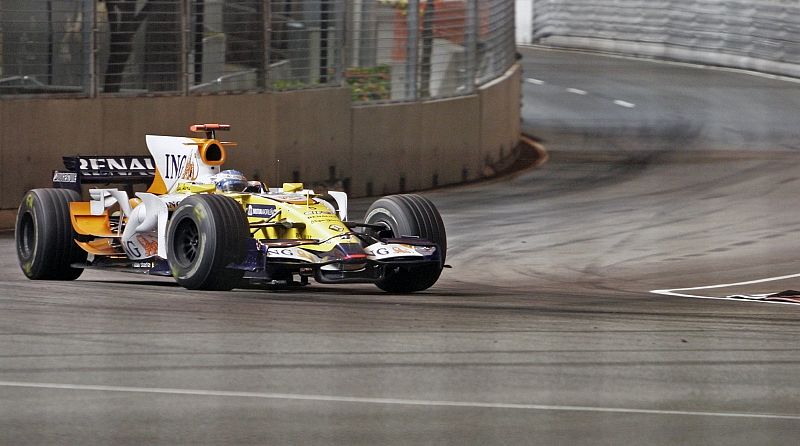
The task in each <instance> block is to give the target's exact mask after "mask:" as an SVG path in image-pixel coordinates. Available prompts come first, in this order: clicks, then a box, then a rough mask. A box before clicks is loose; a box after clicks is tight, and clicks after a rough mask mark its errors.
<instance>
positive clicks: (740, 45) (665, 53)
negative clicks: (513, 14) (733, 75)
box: [517, 0, 800, 77]
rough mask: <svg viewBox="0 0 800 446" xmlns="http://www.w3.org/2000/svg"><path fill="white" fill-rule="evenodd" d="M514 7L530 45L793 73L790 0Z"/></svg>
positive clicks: (623, 0)
mask: <svg viewBox="0 0 800 446" xmlns="http://www.w3.org/2000/svg"><path fill="white" fill-rule="evenodd" d="M517 4H518V6H519V5H520V0H517ZM518 13H521V14H532V16H533V21H532V23H533V25H532V26H533V30H532V34H533V35H532V41H533V42H534V43H540V44H546V45H552V46H560V47H570V48H584V49H593V50H601V51H610V52H617V53H627V54H634V55H640V56H647V57H657V58H663V59H672V60H681V61H688V62H697V63H703V64H709V65H718V66H726V67H734V68H743V69H750V70H756V71H761V72H766V73H774V74H781V75H788V76H795V77H800V2H797V1H787V0H693V1H685V0H660V1H652V0H614V1H611V0H533V7H532V9H527V8H523V9H522V10H518Z"/></svg>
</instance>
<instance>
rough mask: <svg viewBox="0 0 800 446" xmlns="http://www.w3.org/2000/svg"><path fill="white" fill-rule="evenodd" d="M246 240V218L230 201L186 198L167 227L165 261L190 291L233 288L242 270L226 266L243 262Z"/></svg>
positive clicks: (239, 208) (178, 280)
mask: <svg viewBox="0 0 800 446" xmlns="http://www.w3.org/2000/svg"><path fill="white" fill-rule="evenodd" d="M248 236H249V232H248V223H247V217H245V215H244V211H242V207H241V206H240V205H239V203H238V202H236V201H235V200H233V199H232V198H229V197H226V196H223V195H194V196H191V197H189V198H186V199H185V200H183V201H182V202H181V204H180V207H178V209H177V210H176V211H175V213H174V214H173V216H172V219H171V220H170V222H169V225H168V226H167V259H168V260H169V266H170V271H171V272H172V276H173V277H175V280H176V281H177V282H178V283H179V284H180V285H182V286H184V287H186V288H188V289H190V290H216V291H227V290H230V289H232V288H234V287H235V286H236V285H237V284H238V283H239V282H240V281H241V280H242V277H243V276H244V270H241V269H232V268H228V265H230V264H232V263H241V262H242V261H243V260H244V257H245V249H246V240H247V238H248Z"/></svg>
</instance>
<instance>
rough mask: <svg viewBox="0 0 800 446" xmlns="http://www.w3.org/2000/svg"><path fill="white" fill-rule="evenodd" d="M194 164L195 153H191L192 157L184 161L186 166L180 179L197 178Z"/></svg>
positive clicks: (195, 163) (195, 159)
mask: <svg viewBox="0 0 800 446" xmlns="http://www.w3.org/2000/svg"><path fill="white" fill-rule="evenodd" d="M196 165H197V155H195V154H192V157H191V158H190V159H189V162H188V163H186V167H184V168H183V173H182V174H181V179H182V180H190V181H194V180H196V179H197V167H196Z"/></svg>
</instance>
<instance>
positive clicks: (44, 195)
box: [14, 189, 86, 280]
mask: <svg viewBox="0 0 800 446" xmlns="http://www.w3.org/2000/svg"><path fill="white" fill-rule="evenodd" d="M80 199H81V196H80V194H79V193H78V192H76V191H74V190H71V189H33V190H30V191H28V193H27V194H25V197H24V198H23V199H22V203H21V204H20V205H19V211H18V212H17V223H16V226H15V230H14V238H15V240H16V245H17V258H18V259H19V266H20V268H22V272H23V273H25V275H26V276H27V277H28V278H29V279H32V280H74V279H77V278H78V276H80V275H81V273H83V268H73V267H72V264H73V263H84V262H86V251H84V250H83V249H81V248H80V247H79V246H78V245H77V244H76V243H75V239H77V238H78V234H77V233H76V232H75V231H74V230H73V229H72V220H71V218H70V214H69V203H70V202H72V201H80Z"/></svg>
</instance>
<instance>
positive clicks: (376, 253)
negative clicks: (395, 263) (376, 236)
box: [364, 243, 422, 259]
mask: <svg viewBox="0 0 800 446" xmlns="http://www.w3.org/2000/svg"><path fill="white" fill-rule="evenodd" d="M364 251H365V252H366V253H367V255H369V256H370V257H373V258H376V259H384V258H389V257H408V256H412V257H422V254H421V253H419V252H417V249H416V248H415V247H414V246H411V245H400V244H394V243H392V244H382V243H376V244H374V245H370V246H368V247H366V248H365V249H364Z"/></svg>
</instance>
